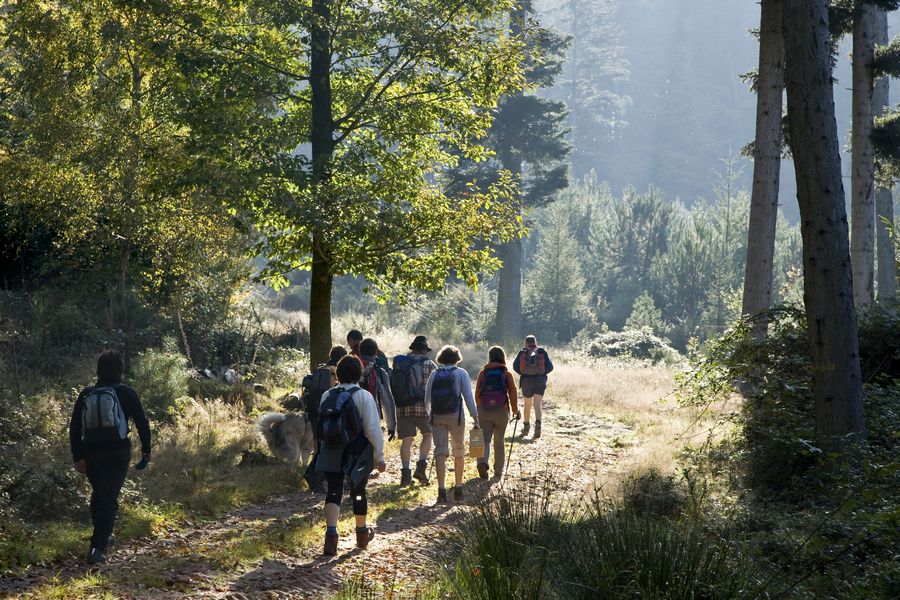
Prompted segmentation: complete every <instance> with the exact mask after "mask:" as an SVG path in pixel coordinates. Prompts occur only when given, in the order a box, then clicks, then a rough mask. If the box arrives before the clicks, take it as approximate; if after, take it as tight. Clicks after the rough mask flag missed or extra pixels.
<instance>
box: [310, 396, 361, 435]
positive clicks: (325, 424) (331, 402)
mask: <svg viewBox="0 0 900 600" xmlns="http://www.w3.org/2000/svg"><path fill="white" fill-rule="evenodd" d="M358 391H359V388H358V387H352V388H350V389H348V390H347V389H344V388H341V387H336V388H332V389H331V391H329V392H328V396H327V397H326V398H325V400H323V401H322V406H321V407H320V408H319V440H320V441H321V442H322V445H323V446H330V447H340V446H346V445H347V444H349V443H350V442H352V441H353V440H355V439H356V438H357V436H359V434H360V433H362V430H363V424H362V417H360V416H359V410H357V408H356V403H355V402H354V401H353V394H354V393H355V392H358Z"/></svg>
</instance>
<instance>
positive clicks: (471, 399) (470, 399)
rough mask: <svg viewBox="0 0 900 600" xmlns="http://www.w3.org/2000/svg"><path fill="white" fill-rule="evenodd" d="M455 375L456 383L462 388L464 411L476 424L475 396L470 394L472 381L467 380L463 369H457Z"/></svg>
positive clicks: (467, 375) (476, 408) (467, 377)
mask: <svg viewBox="0 0 900 600" xmlns="http://www.w3.org/2000/svg"><path fill="white" fill-rule="evenodd" d="M456 373H457V375H456V378H457V381H458V382H459V383H460V385H461V386H462V395H463V398H464V399H465V401H466V409H468V411H469V416H471V417H472V418H473V419H475V422H476V423H478V407H477V406H475V396H474V395H473V394H472V379H471V378H469V374H468V373H467V372H466V370H465V369H457V370H456Z"/></svg>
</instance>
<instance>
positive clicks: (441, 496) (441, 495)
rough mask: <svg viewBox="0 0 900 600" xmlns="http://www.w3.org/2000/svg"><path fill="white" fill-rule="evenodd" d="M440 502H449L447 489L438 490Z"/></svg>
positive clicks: (438, 501) (438, 500)
mask: <svg viewBox="0 0 900 600" xmlns="http://www.w3.org/2000/svg"><path fill="white" fill-rule="evenodd" d="M437 503H438V504H447V490H438V497H437Z"/></svg>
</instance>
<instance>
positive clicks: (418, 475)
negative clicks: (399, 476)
mask: <svg viewBox="0 0 900 600" xmlns="http://www.w3.org/2000/svg"><path fill="white" fill-rule="evenodd" d="M427 466H428V461H427V460H419V461H417V462H416V472H415V473H413V477H414V478H415V480H416V481H418V482H419V483H421V484H422V485H428V475H427V474H426V473H425V467H427Z"/></svg>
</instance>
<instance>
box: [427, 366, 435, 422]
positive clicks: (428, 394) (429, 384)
mask: <svg viewBox="0 0 900 600" xmlns="http://www.w3.org/2000/svg"><path fill="white" fill-rule="evenodd" d="M435 373H437V369H435V370H434V371H432V372H431V375H429V376H428V381H427V382H426V383H425V412H426V413H428V414H429V415H430V414H431V384H432V383H433V382H434V374H435Z"/></svg>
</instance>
